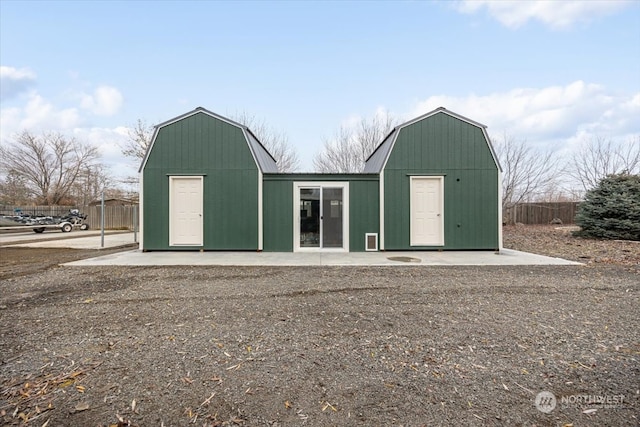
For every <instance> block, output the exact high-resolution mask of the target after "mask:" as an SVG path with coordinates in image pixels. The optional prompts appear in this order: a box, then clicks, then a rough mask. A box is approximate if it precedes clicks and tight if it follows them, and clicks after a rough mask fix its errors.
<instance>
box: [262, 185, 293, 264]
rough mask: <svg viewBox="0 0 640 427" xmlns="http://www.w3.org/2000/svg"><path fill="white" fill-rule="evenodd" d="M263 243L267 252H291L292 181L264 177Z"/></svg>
mask: <svg viewBox="0 0 640 427" xmlns="http://www.w3.org/2000/svg"><path fill="white" fill-rule="evenodd" d="M262 200H263V210H262V220H263V230H264V232H263V243H262V247H263V250H264V251H267V252H293V180H272V179H269V178H268V177H267V175H265V176H264V184H263V186H262Z"/></svg>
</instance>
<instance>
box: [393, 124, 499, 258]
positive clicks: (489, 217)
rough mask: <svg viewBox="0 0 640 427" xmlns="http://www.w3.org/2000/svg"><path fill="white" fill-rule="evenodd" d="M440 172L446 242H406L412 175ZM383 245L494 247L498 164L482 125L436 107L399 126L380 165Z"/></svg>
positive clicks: (496, 229) (495, 246)
mask: <svg viewBox="0 0 640 427" xmlns="http://www.w3.org/2000/svg"><path fill="white" fill-rule="evenodd" d="M411 175H442V176H444V177H445V178H444V243H445V244H444V246H443V247H415V246H410V233H411V230H410V200H409V198H410V176H411ZM384 193H385V222H384V223H385V225H384V226H385V232H384V239H385V249H387V250H407V249H436V248H438V249H439V248H442V249H497V248H498V246H499V242H498V231H499V230H498V169H497V166H496V165H495V162H494V160H493V157H492V155H491V151H490V149H489V146H488V145H487V141H486V139H485V137H484V134H483V132H482V130H481V129H480V128H479V127H477V126H474V125H472V124H469V123H467V122H464V121H462V120H459V119H457V118H454V117H451V116H449V115H448V114H445V113H440V114H435V115H433V116H429V117H427V118H425V119H423V120H421V121H419V122H416V123H414V124H411V125H409V126H407V127H405V128H402V129H401V130H400V133H399V134H398V137H397V140H396V143H395V145H394V147H393V151H392V152H391V154H390V156H389V160H388V162H387V165H386V168H385V170H384Z"/></svg>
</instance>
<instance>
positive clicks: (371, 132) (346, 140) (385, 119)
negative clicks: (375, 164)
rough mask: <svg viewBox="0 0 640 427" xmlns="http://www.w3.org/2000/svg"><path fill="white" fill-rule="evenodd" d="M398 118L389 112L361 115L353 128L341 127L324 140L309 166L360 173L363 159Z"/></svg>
mask: <svg viewBox="0 0 640 427" xmlns="http://www.w3.org/2000/svg"><path fill="white" fill-rule="evenodd" d="M397 123H398V120H397V119H395V118H394V117H392V116H391V115H390V114H389V113H387V112H385V113H383V114H376V115H375V116H373V117H372V118H371V119H367V118H363V119H361V120H360V122H359V123H358V125H357V126H356V127H355V128H354V127H348V126H341V127H340V129H339V130H338V131H337V132H336V134H335V135H334V137H333V138H331V139H325V140H324V147H323V149H322V151H320V152H319V153H318V154H316V156H315V157H314V159H313V166H314V168H315V170H316V171H317V172H322V173H354V172H362V170H363V169H364V165H365V161H366V160H367V158H368V157H369V156H370V155H371V153H373V151H374V150H375V149H376V147H377V145H378V144H380V143H381V142H382V140H383V139H384V137H385V136H387V134H389V132H391V130H392V129H393V127H394V126H395V125H396V124H397Z"/></svg>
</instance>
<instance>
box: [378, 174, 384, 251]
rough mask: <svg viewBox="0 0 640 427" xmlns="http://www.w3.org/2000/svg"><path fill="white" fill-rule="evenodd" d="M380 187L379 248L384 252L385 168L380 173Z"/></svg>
mask: <svg viewBox="0 0 640 427" xmlns="http://www.w3.org/2000/svg"><path fill="white" fill-rule="evenodd" d="M378 185H379V186H380V187H379V188H380V200H379V203H380V240H379V241H378V247H379V249H380V250H381V251H384V168H382V170H381V171H380V179H379V184H378Z"/></svg>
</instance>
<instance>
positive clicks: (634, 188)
mask: <svg viewBox="0 0 640 427" xmlns="http://www.w3.org/2000/svg"><path fill="white" fill-rule="evenodd" d="M576 224H577V225H579V226H580V227H581V230H580V231H579V232H577V233H576V234H577V235H579V236H584V237H596V238H600V239H623V240H638V241H640V175H631V174H625V173H623V174H617V175H609V176H607V177H605V178H603V179H602V180H601V181H600V182H599V184H598V186H597V187H595V188H594V189H592V190H589V191H588V192H587V194H586V196H585V200H584V202H582V203H580V206H579V208H578V213H577V214H576Z"/></svg>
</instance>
